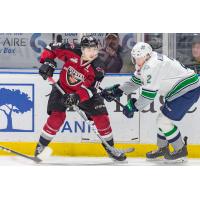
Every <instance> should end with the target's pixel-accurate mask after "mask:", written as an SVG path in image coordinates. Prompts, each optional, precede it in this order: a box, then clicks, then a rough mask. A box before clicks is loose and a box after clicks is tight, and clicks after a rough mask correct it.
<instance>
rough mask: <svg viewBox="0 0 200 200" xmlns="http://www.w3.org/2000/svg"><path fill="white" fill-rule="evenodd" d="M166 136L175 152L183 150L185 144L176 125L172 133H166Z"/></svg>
mask: <svg viewBox="0 0 200 200" xmlns="http://www.w3.org/2000/svg"><path fill="white" fill-rule="evenodd" d="M164 135H165V137H166V139H167V140H168V142H169V143H170V144H171V145H172V147H173V148H174V150H175V151H178V150H179V149H181V148H183V146H184V142H183V140H182V137H181V133H180V131H179V130H178V128H177V126H176V125H173V128H172V129H171V130H170V131H168V132H164Z"/></svg>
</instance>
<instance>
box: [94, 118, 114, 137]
mask: <svg viewBox="0 0 200 200" xmlns="http://www.w3.org/2000/svg"><path fill="white" fill-rule="evenodd" d="M91 118H92V120H93V121H94V124H95V126H96V128H97V130H98V132H99V134H100V135H101V136H105V137H106V136H109V137H111V136H112V134H111V133H112V128H111V126H110V120H109V117H108V115H97V116H91Z"/></svg>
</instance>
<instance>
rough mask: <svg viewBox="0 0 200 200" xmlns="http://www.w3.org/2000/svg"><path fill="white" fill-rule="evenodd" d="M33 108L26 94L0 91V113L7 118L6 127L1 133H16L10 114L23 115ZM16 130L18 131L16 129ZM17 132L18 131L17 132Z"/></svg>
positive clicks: (4, 89)
mask: <svg viewBox="0 0 200 200" xmlns="http://www.w3.org/2000/svg"><path fill="white" fill-rule="evenodd" d="M32 108H33V102H32V101H31V100H30V97H29V96H28V94H26V93H24V92H21V91H20V90H19V89H16V90H15V89H11V90H10V89H6V88H1V89H0V111H2V112H3V113H4V114H5V116H6V117H7V127H6V128H5V129H0V130H1V131H5V130H6V131H16V129H14V128H13V122H12V114H13V113H17V114H23V113H25V112H28V111H30V110H31V109H32ZM17 130H18V129H17ZM18 131H19V130H18Z"/></svg>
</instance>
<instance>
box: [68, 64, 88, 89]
mask: <svg viewBox="0 0 200 200" xmlns="http://www.w3.org/2000/svg"><path fill="white" fill-rule="evenodd" d="M83 80H84V75H83V74H81V73H80V72H78V71H76V70H75V69H74V68H73V67H72V66H70V67H69V68H68V69H67V82H68V84H69V85H71V86H75V85H77V84H79V83H80V82H82V81H83Z"/></svg>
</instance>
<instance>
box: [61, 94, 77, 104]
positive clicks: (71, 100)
mask: <svg viewBox="0 0 200 200" xmlns="http://www.w3.org/2000/svg"><path fill="white" fill-rule="evenodd" d="M79 102H80V97H79V95H78V94H76V93H72V94H65V95H64V96H63V103H64V105H65V106H66V107H71V106H73V105H78V104H79Z"/></svg>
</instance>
